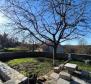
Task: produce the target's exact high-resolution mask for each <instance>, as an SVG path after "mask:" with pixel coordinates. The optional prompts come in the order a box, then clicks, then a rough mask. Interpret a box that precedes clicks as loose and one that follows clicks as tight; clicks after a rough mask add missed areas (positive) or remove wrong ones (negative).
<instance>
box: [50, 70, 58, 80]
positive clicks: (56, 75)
mask: <svg viewBox="0 0 91 84" xmlns="http://www.w3.org/2000/svg"><path fill="white" fill-rule="evenodd" d="M50 77H51V78H53V79H55V80H57V79H58V78H59V74H57V73H54V72H53V73H52V74H51V75H50Z"/></svg>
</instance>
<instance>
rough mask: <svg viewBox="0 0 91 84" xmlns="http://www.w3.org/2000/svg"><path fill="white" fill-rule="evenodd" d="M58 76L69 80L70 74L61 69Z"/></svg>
mask: <svg viewBox="0 0 91 84" xmlns="http://www.w3.org/2000/svg"><path fill="white" fill-rule="evenodd" d="M59 77H61V78H63V79H65V80H71V75H70V74H69V73H68V72H64V71H61V72H60V73H59Z"/></svg>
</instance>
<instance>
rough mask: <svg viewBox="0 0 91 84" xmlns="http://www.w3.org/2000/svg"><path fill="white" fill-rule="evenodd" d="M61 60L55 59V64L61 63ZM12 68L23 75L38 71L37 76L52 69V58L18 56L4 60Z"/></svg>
mask: <svg viewBox="0 0 91 84" xmlns="http://www.w3.org/2000/svg"><path fill="white" fill-rule="evenodd" d="M62 62H63V61H61V60H60V61H59V60H55V63H56V64H61V63H62ZM6 63H7V64H8V65H9V66H11V67H12V68H14V69H16V70H18V71H19V72H21V73H22V74H24V75H25V76H28V75H29V74H33V73H35V74H36V73H38V76H41V75H45V74H46V73H48V72H49V71H50V70H52V69H53V66H52V59H50V58H42V57H38V58H20V59H14V60H10V61H8V62H6Z"/></svg>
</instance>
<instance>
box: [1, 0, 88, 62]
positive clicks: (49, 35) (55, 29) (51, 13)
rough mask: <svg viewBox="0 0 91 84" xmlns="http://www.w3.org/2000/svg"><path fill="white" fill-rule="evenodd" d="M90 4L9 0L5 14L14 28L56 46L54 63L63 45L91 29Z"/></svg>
mask: <svg viewBox="0 0 91 84" xmlns="http://www.w3.org/2000/svg"><path fill="white" fill-rule="evenodd" d="M87 4H88V3H87V0H77V1H76V0H5V3H4V4H3V6H2V7H1V12H2V13H4V14H5V15H6V16H7V17H8V18H10V20H11V21H10V23H12V27H14V28H16V29H18V30H19V31H26V35H32V36H33V37H35V38H36V39H38V40H39V41H41V42H42V43H45V44H47V45H48V46H52V47H53V64H54V58H55V56H56V51H57V46H58V45H59V44H60V43H62V42H64V41H66V40H71V39H75V38H78V37H79V36H83V35H85V34H86V32H87V31H88V30H89V29H88V28H87V27H88V25H89V21H88V17H89V13H88V12H89V9H88V10H87V6H88V5H87ZM45 40H46V41H50V42H51V43H52V44H51V45H50V44H48V43H47V42H46V41H45Z"/></svg>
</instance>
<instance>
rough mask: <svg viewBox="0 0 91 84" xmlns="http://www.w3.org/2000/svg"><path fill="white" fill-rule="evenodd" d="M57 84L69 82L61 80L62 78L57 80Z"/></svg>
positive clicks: (67, 83)
mask: <svg viewBox="0 0 91 84" xmlns="http://www.w3.org/2000/svg"><path fill="white" fill-rule="evenodd" d="M57 84H70V82H69V81H67V80H64V79H62V78H59V79H58V80H57Z"/></svg>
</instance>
